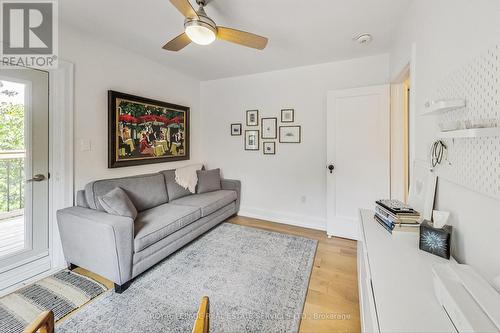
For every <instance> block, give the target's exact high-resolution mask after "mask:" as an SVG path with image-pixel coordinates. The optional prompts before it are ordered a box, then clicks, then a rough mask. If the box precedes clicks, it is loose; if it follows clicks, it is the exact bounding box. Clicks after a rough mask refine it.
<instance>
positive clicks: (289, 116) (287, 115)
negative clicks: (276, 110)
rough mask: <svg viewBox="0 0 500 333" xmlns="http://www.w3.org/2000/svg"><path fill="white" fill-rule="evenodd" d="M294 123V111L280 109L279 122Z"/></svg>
mask: <svg viewBox="0 0 500 333" xmlns="http://www.w3.org/2000/svg"><path fill="white" fill-rule="evenodd" d="M294 121H295V110H294V109H281V122H282V123H293V122H294Z"/></svg>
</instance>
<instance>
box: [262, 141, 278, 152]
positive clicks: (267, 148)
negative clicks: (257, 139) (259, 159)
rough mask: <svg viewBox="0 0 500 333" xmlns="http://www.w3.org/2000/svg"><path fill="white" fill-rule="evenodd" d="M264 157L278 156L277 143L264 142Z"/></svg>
mask: <svg viewBox="0 0 500 333" xmlns="http://www.w3.org/2000/svg"><path fill="white" fill-rule="evenodd" d="M262 145H263V146H264V148H263V149H264V155H274V154H276V143H275V142H263V143H262Z"/></svg>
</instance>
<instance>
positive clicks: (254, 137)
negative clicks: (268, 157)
mask: <svg viewBox="0 0 500 333" xmlns="http://www.w3.org/2000/svg"><path fill="white" fill-rule="evenodd" d="M259 140H260V137H259V130H245V150H254V151H255V150H259V149H260V142H259Z"/></svg>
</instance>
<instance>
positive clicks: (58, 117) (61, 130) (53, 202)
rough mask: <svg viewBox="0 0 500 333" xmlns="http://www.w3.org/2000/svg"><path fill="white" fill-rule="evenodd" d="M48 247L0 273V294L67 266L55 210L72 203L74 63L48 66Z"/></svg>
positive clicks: (66, 62)
mask: <svg viewBox="0 0 500 333" xmlns="http://www.w3.org/2000/svg"><path fill="white" fill-rule="evenodd" d="M48 72H49V173H50V178H49V230H48V232H49V250H48V251H47V253H43V254H42V255H38V256H35V257H33V258H30V260H25V261H24V262H20V263H18V264H16V265H11V266H10V267H9V268H8V269H7V270H4V271H3V272H2V273H0V281H1V283H0V297H1V296H3V295H6V294H8V293H11V292H13V291H14V290H17V289H19V288H21V287H23V286H25V285H27V284H30V283H32V282H34V281H36V280H39V279H41V278H43V277H45V276H49V275H51V274H53V273H54V272H57V271H59V270H61V269H63V268H65V267H66V262H65V260H64V255H63V252H62V245H61V240H60V237H59V229H58V227H57V219H56V211H57V210H58V209H61V208H64V207H68V206H72V205H73V201H74V199H73V197H74V195H73V187H74V184H73V182H74V179H73V151H74V147H73V107H74V98H73V96H74V90H73V87H74V66H73V64H72V63H71V62H68V61H64V60H59V65H58V68H56V69H52V70H49V71H48Z"/></svg>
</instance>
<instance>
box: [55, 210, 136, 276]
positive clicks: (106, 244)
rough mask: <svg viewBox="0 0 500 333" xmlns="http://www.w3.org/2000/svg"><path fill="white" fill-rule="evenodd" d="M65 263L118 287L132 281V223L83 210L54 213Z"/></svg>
mask: <svg viewBox="0 0 500 333" xmlns="http://www.w3.org/2000/svg"><path fill="white" fill-rule="evenodd" d="M57 223H58V226H59V232H60V234H61V242H62V246H63V251H64V257H65V258H66V261H67V262H70V263H72V264H75V265H77V266H81V267H83V268H85V269H88V270H90V271H92V272H94V273H96V274H99V275H101V276H103V277H105V278H107V279H108V280H111V281H113V282H114V283H116V284H119V285H122V284H124V283H125V282H127V281H129V280H130V279H132V259H133V253H134V220H133V219H131V218H129V217H124V216H117V215H111V214H108V213H105V212H101V211H97V210H94V209H89V208H83V207H70V208H65V209H61V210H59V211H57Z"/></svg>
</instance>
